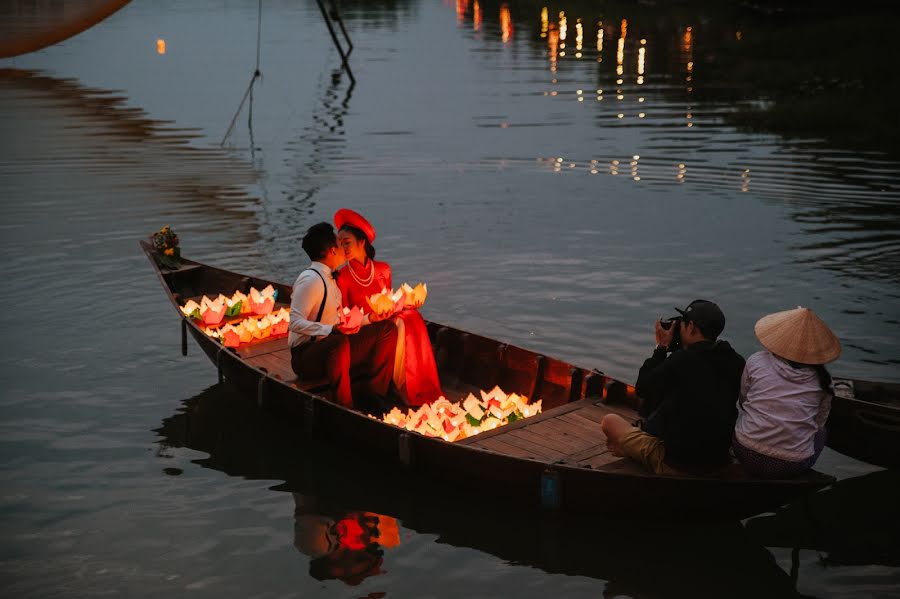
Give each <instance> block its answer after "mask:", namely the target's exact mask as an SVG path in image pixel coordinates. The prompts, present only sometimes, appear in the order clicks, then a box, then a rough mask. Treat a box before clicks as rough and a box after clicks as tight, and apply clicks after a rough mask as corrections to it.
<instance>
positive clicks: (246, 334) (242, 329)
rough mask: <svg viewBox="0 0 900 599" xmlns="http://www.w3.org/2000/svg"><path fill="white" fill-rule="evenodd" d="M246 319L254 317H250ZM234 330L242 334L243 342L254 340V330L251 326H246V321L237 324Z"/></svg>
mask: <svg viewBox="0 0 900 599" xmlns="http://www.w3.org/2000/svg"><path fill="white" fill-rule="evenodd" d="M246 320H252V319H250V318H248V319H246ZM234 330H235V331H237V334H238V335H240V338H241V343H250V342H251V341H253V331H252V330H251V329H250V328H249V327H247V326H244V322H241V323H240V324H238V325H236V326H235V327H234Z"/></svg>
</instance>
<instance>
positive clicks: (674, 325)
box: [659, 316, 681, 352]
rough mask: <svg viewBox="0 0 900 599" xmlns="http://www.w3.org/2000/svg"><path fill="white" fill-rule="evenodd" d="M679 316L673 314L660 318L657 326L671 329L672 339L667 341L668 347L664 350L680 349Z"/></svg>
mask: <svg viewBox="0 0 900 599" xmlns="http://www.w3.org/2000/svg"><path fill="white" fill-rule="evenodd" d="M680 324H681V316H673V317H672V318H667V319H665V320H662V319H660V321H659V326H661V327H662V328H664V329H665V330H667V331H668V330H669V329H672V341H671V342H670V343H669V347H667V348H666V351H668V352H673V351H678V350H679V349H681V327H680V326H679V325H680Z"/></svg>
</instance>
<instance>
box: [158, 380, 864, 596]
mask: <svg viewBox="0 0 900 599" xmlns="http://www.w3.org/2000/svg"><path fill="white" fill-rule="evenodd" d="M156 432H157V433H158V434H159V435H160V441H159V443H160V450H159V452H160V454H161V455H166V454H167V453H168V452H169V448H178V447H188V448H191V449H194V450H197V451H201V452H204V453H207V454H208V457H205V458H200V459H195V460H193V462H194V463H196V464H199V465H201V466H203V467H206V468H213V469H216V470H220V471H223V472H226V473H228V474H229V475H231V476H240V477H244V478H250V479H276V480H282V481H284V482H283V483H282V484H279V485H278V486H277V487H275V488H274V489H273V490H276V491H282V492H290V493H291V498H292V500H293V502H294V505H295V511H294V513H295V518H294V523H293V526H294V532H295V534H294V542H293V545H294V547H295V548H296V549H297V550H299V551H300V552H301V553H303V554H304V555H306V556H308V557H309V558H310V559H309V574H310V576H312V577H314V578H317V579H320V580H321V579H327V578H337V579H339V580H343V581H344V582H346V583H347V584H357V583H359V582H360V581H361V580H362V579H363V578H365V577H367V576H374V575H376V574H379V573H380V572H381V571H383V570H385V569H387V570H390V571H392V572H393V573H394V574H395V576H400V577H401V578H402V577H405V576H412V577H418V576H420V575H421V574H420V573H417V572H416V571H415V568H416V566H415V565H414V563H410V562H407V561H404V560H401V561H399V562H394V563H392V552H393V551H395V550H396V548H398V547H400V546H401V544H402V543H406V542H407V541H406V540H405V539H407V538H408V536H409V535H410V534H412V533H410V532H405V531H415V535H426V534H430V535H436V536H437V537H436V541H437V542H438V543H442V544H449V545H454V546H459V547H470V548H474V549H477V550H478V551H482V552H485V553H488V554H491V555H495V556H497V557H499V558H501V559H503V560H504V561H506V562H510V563H514V564H521V565H528V566H531V567H534V568H540V569H541V570H543V571H545V572H547V573H559V574H566V575H569V576H586V577H590V578H594V579H597V580H602V581H606V583H605V588H604V591H603V596H604V597H615V596H647V597H655V596H694V597H707V596H709V597H720V596H725V595H727V596H735V597H759V596H772V597H780V596H785V597H788V596H795V588H794V581H793V580H792V578H791V576H790V575H789V573H788V572H786V571H785V570H784V569H782V568H781V567H779V566H778V565H777V564H776V563H775V561H774V559H773V557H772V555H771V554H770V553H769V551H767V550H766V549H765V547H764V544H770V543H771V544H773V545H775V546H779V544H780V543H782V542H783V541H782V539H783V538H785V537H781V538H775V537H773V535H772V534H770V533H768V532H765V533H760V534H756V533H754V534H748V531H746V530H745V529H744V527H743V526H742V525H741V524H740V523H737V522H734V523H719V524H701V523H685V524H679V523H661V522H654V523H652V524H645V523H641V522H637V521H620V520H618V519H610V520H603V519H600V518H597V519H592V518H577V519H574V518H568V517H563V518H561V519H557V518H552V517H548V516H546V515H540V514H535V513H530V512H526V511H522V510H520V509H519V508H517V507H516V505H515V502H514V501H513V502H511V501H503V502H498V501H494V500H492V499H491V496H490V495H485V496H484V497H481V498H480V499H479V500H477V501H473V500H472V496H471V495H470V494H466V493H463V492H461V491H459V490H456V489H454V488H452V487H447V486H445V485H441V484H435V481H434V479H422V478H419V477H418V476H416V475H414V474H411V473H408V472H404V471H402V470H399V469H395V468H392V467H390V466H386V465H384V464H381V463H377V464H376V463H370V462H369V461H368V458H366V457H365V456H363V455H359V454H356V453H353V452H349V451H346V450H343V449H341V448H339V447H335V446H331V445H321V446H320V445H318V444H311V445H310V444H304V443H302V442H300V441H298V440H297V438H298V435H297V434H296V431H294V430H292V428H291V425H290V424H289V423H288V422H286V421H284V420H283V419H279V418H278V417H277V416H272V415H269V414H266V413H262V412H260V411H259V410H258V409H257V408H256V406H255V404H254V403H253V402H252V401H249V400H247V399H246V398H244V397H242V396H240V395H239V394H238V393H237V392H236V391H235V390H234V389H232V388H231V387H230V386H229V385H228V384H227V383H226V384H223V385H216V386H213V387H210V388H208V389H206V390H205V391H203V392H202V393H200V394H199V395H197V396H195V397H193V398H191V399H188V400H186V401H185V402H184V405H183V407H182V408H181V409H180V410H179V411H178V412H177V413H175V414H173V415H172V416H169V417H167V418H166V419H165V420H164V421H163V425H162V427H161V428H160V429H158V430H157V431H156ZM844 482H846V483H850V482H851V481H844ZM854 496H855V497H857V498H858V500H860V501H864V500H866V498H868V497H869V496H868V495H867V494H865V493H854ZM797 509H799V508H789V510H788V511H786V512H785V514H781V515H779V517H780V518H782V519H784V518H789V520H788V522H794V524H793V525H794V526H796V522H799V521H801V520H799V519H798V518H797V517H795V516H792V515H790V510H797ZM388 514H390V515H388ZM764 522H765V520H764V519H761V520H756V521H751V526H752V527H753V528H752V529H751V532H753V531H755V530H759V529H761V527H762V526H763V523H764ZM868 525H869V526H871V525H872V523H871V522H870V523H869V524H868ZM284 526H285V527H289V526H291V524H290V523H289V522H285V523H284ZM784 530H786V531H790V530H792V529H791V528H790V525H789V526H787V527H785V528H784ZM872 530H877V525H876V527H875V528H874V529H872ZM787 534H788V537H787V538H792V537H790V532H787ZM401 539H404V540H402V541H401ZM417 542H418V541H417ZM794 542H798V543H800V542H802V541H801V540H800V538H799V537H798V538H797V540H796V541H794ZM285 550H286V551H287V550H291V548H285ZM867 563H869V562H867ZM796 567H797V568H798V569H799V575H800V579H801V581H802V580H803V577H804V576H805V574H804V573H805V572H806V570H807V569H815V564H805V565H803V564H798V565H797V566H796ZM648 569H649V570H652V571H653V576H648V575H647V572H648ZM472 574H473V576H475V577H476V579H477V574H476V573H475V572H473V573H472Z"/></svg>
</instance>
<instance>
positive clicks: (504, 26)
mask: <svg viewBox="0 0 900 599" xmlns="http://www.w3.org/2000/svg"><path fill="white" fill-rule="evenodd" d="M500 31H501V33H502V39H503V43H504V44H505V43H506V42H508V41H509V40H510V38H512V33H513V25H512V17H511V16H510V14H509V7H508V6H507V5H505V4H503V5H501V6H500Z"/></svg>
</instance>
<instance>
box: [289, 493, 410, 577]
mask: <svg viewBox="0 0 900 599" xmlns="http://www.w3.org/2000/svg"><path fill="white" fill-rule="evenodd" d="M292 496H293V498H294V547H296V548H297V551H299V552H300V553H303V554H304V555H307V556H309V557H310V558H311V559H310V562H309V575H310V576H312V577H313V578H315V579H316V580H331V579H337V580H340V581H342V582H344V583H346V584H349V585H353V586H355V585H358V584H359V583H360V582H362V581H363V580H364V579H365V578H368V577H369V576H377V575H378V574H381V573H382V571H381V566H382V564H383V563H384V550H385V549H390V548H392V547H396V546H397V545H399V544H400V529H399V526H398V524H397V520H396V519H394V518H392V517H390V516H385V515H383V514H375V513H373V512H361V511H353V510H350V511H347V510H342V511H338V512H336V513H335V512H330V513H328V514H325V513H323V512H325V511H330V510H326V509H325V508H322V507H320V506H319V505H318V499H317V498H316V497H315V496H314V495H306V494H303V493H292Z"/></svg>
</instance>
